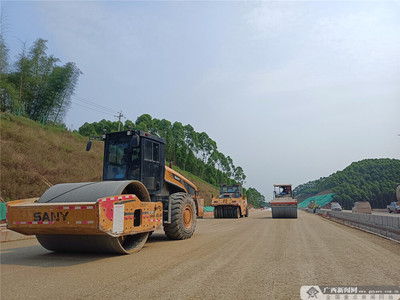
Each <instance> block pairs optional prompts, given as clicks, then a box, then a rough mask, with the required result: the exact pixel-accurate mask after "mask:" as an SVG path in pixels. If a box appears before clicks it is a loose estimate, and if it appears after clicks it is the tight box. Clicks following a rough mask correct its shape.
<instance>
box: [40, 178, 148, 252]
mask: <svg viewBox="0 0 400 300" xmlns="http://www.w3.org/2000/svg"><path fill="white" fill-rule="evenodd" d="M124 194H135V195H136V196H137V197H138V198H139V199H140V201H142V202H150V195H149V193H148V191H147V189H146V187H145V186H144V185H143V184H142V183H141V182H139V181H102V182H82V183H63V184H57V185H55V186H53V187H51V188H49V189H48V190H47V191H46V192H45V193H44V194H43V195H42V197H40V199H39V201H38V202H39V203H68V202H93V203H96V202H97V200H98V199H101V198H104V197H112V196H116V195H124ZM148 237H149V233H148V232H144V233H138V234H135V235H125V236H119V237H113V236H110V235H106V234H105V235H77V234H38V235H36V238H37V240H38V241H39V243H40V244H41V245H42V246H43V247H44V248H46V249H48V250H51V251H58V252H90V253H113V254H130V253H134V252H137V251H139V250H140V249H141V248H142V247H143V245H144V244H145V243H146V241H147V238H148Z"/></svg>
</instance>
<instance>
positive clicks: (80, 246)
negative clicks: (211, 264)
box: [7, 130, 204, 254]
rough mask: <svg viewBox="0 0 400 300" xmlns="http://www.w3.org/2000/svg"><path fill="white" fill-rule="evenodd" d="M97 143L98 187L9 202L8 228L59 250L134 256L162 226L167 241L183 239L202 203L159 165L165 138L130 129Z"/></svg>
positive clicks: (71, 186)
mask: <svg viewBox="0 0 400 300" xmlns="http://www.w3.org/2000/svg"><path fill="white" fill-rule="evenodd" d="M99 139H102V140H104V164H103V181H101V182H82V183H64V184H57V185H54V186H53V187H51V188H49V189H48V190H47V191H46V192H45V193H44V194H43V195H42V196H41V197H40V198H33V199H24V200H16V201H12V202H9V203H8V206H7V209H8V220H7V226H8V228H9V229H11V230H14V231H16V232H19V233H22V234H27V235H36V237H37V240H38V241H39V243H40V244H41V245H42V246H43V247H44V248H46V249H48V250H52V251H63V252H101V253H120V254H128V253H133V252H136V251H139V250H140V249H141V248H142V247H143V245H144V244H145V242H146V240H147V238H148V237H149V235H150V234H151V233H152V232H153V231H154V230H156V229H158V228H160V227H161V226H163V227H164V232H165V234H166V235H167V237H168V238H170V239H175V240H182V239H188V238H190V237H191V236H192V235H193V233H194V231H195V227H196V218H197V217H201V216H202V215H203V213H204V201H203V199H200V198H199V193H198V190H197V187H196V186H195V185H194V184H193V183H191V182H190V181H189V180H187V179H186V178H185V177H183V176H182V175H181V174H179V173H177V172H175V171H174V170H173V169H172V168H169V167H167V166H165V140H164V139H162V138H159V137H156V136H153V135H150V134H148V133H145V132H143V131H133V130H127V131H120V132H114V133H106V132H105V133H104V134H103V136H102V137H99ZM91 143H92V141H90V140H89V142H88V145H87V147H86V150H87V151H89V150H90V147H91Z"/></svg>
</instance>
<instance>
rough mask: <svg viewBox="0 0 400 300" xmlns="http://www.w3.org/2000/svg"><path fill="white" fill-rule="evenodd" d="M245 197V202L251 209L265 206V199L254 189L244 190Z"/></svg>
mask: <svg viewBox="0 0 400 300" xmlns="http://www.w3.org/2000/svg"><path fill="white" fill-rule="evenodd" d="M244 192H245V194H246V196H247V202H248V203H249V204H251V205H252V206H253V207H264V206H266V203H265V197H264V196H263V195H261V194H260V193H259V192H258V191H257V190H256V189H255V188H248V189H247V190H244Z"/></svg>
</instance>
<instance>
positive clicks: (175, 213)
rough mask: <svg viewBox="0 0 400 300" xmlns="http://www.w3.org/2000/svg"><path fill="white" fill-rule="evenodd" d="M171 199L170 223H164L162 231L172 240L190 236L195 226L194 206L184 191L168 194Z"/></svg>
mask: <svg viewBox="0 0 400 300" xmlns="http://www.w3.org/2000/svg"><path fill="white" fill-rule="evenodd" d="M169 201H171V223H170V224H164V232H165V234H166V235H167V237H168V238H170V239H172V240H184V239H188V238H190V237H191V236H192V235H193V233H194V230H195V228H196V206H195V204H194V201H193V199H192V198H191V197H190V196H189V195H188V194H186V193H175V194H172V195H170V196H169Z"/></svg>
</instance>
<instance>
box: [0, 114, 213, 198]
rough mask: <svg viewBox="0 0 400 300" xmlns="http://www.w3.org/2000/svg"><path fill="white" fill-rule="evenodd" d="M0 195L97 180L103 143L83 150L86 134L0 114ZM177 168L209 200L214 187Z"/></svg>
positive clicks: (19, 194)
mask: <svg viewBox="0 0 400 300" xmlns="http://www.w3.org/2000/svg"><path fill="white" fill-rule="evenodd" d="M0 118H1V121H0V131H1V141H0V148H1V157H0V168H1V174H0V197H1V199H2V200H4V201H9V200H16V199H23V198H32V197H39V196H41V195H42V194H43V193H44V192H45V191H46V190H47V189H48V188H49V186H51V185H54V184H58V183H66V182H85V181H100V180H101V177H102V170H103V167H102V163H103V143H101V142H98V143H93V145H92V149H91V151H90V152H86V151H85V148H86V142H87V137H83V136H81V135H79V134H77V133H71V132H69V131H66V130H63V129H62V128H57V127H50V126H44V127H42V126H41V124H40V123H38V122H34V121H32V120H29V119H26V118H23V117H17V116H13V115H10V114H1V115H0ZM174 169H176V170H177V171H178V172H182V174H183V175H184V176H185V177H187V178H188V179H189V180H191V181H192V182H193V183H194V184H196V185H197V187H198V188H199V190H200V196H201V197H202V198H204V199H205V202H206V205H209V204H210V201H211V194H214V195H216V194H217V193H218V188H217V187H215V186H212V185H210V184H209V183H207V182H205V181H204V180H201V179H200V178H198V177H196V176H194V175H192V174H190V173H189V172H183V171H181V170H179V168H177V167H174Z"/></svg>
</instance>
